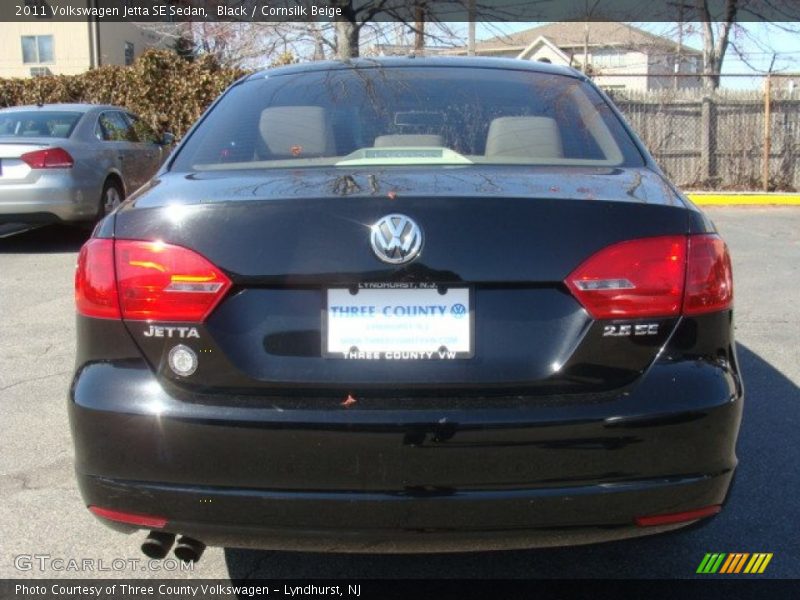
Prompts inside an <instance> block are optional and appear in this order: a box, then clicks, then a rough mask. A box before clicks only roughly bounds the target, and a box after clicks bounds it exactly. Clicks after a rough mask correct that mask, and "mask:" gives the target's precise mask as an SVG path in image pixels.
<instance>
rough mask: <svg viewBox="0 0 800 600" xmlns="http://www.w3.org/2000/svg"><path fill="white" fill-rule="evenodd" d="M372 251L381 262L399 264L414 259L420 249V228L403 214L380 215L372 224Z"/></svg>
mask: <svg viewBox="0 0 800 600" xmlns="http://www.w3.org/2000/svg"><path fill="white" fill-rule="evenodd" d="M370 241H371V242H372V251H373V252H374V253H375V256H377V257H378V258H380V259H381V260H382V261H383V262H387V263H390V264H393V265H399V264H402V263H406V262H409V261H412V260H414V259H415V258H416V257H417V256H418V255H419V252H420V250H421V249H422V230H421V229H420V228H419V226H418V225H417V224H416V223H415V222H414V221H413V220H412V219H411V218H410V217H407V216H405V215H400V214H391V215H386V216H385V217H381V218H380V219H379V220H378V221H376V222H375V224H374V225H373V226H372V234H371V236H370Z"/></svg>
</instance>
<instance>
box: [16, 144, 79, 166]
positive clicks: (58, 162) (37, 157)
mask: <svg viewBox="0 0 800 600" xmlns="http://www.w3.org/2000/svg"><path fill="white" fill-rule="evenodd" d="M19 158H20V160H22V161H24V162H25V163H27V164H28V166H30V168H31V169H71V168H72V166H73V165H74V164H75V161H74V160H73V159H72V156H70V153H69V152H67V151H66V150H64V149H63V148H45V149H44V150H34V151H33V152H26V153H25V154H23V155H22V156H20V157H19Z"/></svg>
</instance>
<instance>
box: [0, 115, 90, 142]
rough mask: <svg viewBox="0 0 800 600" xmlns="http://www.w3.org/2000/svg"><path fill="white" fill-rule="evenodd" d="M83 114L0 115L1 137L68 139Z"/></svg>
mask: <svg viewBox="0 0 800 600" xmlns="http://www.w3.org/2000/svg"><path fill="white" fill-rule="evenodd" d="M82 116H83V113H79V112H68V111H43V110H36V111H13V112H8V113H0V137H16V138H29V137H48V138H68V137H69V136H70V135H72V130H73V129H75V125H77V124H78V121H79V120H80V118H81V117H82Z"/></svg>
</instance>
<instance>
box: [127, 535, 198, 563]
mask: <svg viewBox="0 0 800 600" xmlns="http://www.w3.org/2000/svg"><path fill="white" fill-rule="evenodd" d="M174 543H175V534H174V533H167V532H165V531H151V532H150V534H149V535H148V536H147V537H146V538H145V540H144V542H143V543H142V552H143V553H144V555H145V556H147V557H148V558H154V559H158V560H160V559H162V558H164V557H166V556H167V554H169V551H170V548H172V544H174ZM205 549H206V545H205V544H204V543H203V542H201V541H200V540H196V539H194V538H190V537H188V536H185V535H183V536H181V537H180V538H178V543H177V544H175V557H176V558H177V559H178V560H182V561H183V562H197V561H198V560H200V557H201V556H203V551H204V550H205Z"/></svg>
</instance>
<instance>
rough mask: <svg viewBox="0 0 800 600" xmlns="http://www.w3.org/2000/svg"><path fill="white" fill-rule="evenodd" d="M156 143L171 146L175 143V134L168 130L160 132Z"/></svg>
mask: <svg viewBox="0 0 800 600" xmlns="http://www.w3.org/2000/svg"><path fill="white" fill-rule="evenodd" d="M158 143H159V144H161V145H162V146H172V145H173V144H174V143H175V134H174V133H169V132H166V133H164V134H162V136H161V141H159V142H158Z"/></svg>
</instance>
